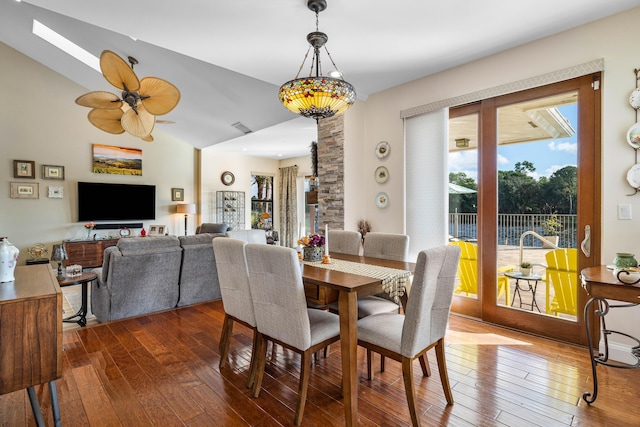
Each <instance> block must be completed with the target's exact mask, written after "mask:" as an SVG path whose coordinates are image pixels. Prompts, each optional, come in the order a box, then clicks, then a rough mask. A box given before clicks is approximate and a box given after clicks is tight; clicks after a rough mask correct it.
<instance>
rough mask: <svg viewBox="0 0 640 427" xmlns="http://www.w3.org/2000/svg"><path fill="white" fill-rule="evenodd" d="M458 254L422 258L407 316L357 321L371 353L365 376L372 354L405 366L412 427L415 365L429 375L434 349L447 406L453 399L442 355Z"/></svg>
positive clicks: (361, 341) (443, 250) (440, 251)
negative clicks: (417, 362) (429, 358)
mask: <svg viewBox="0 0 640 427" xmlns="http://www.w3.org/2000/svg"><path fill="white" fill-rule="evenodd" d="M459 260H460V248H459V247H457V246H450V245H447V246H440V247H436V248H432V249H428V250H425V251H422V252H420V253H419V254H418V260H417V263H416V270H415V275H414V279H413V285H412V287H411V294H410V295H409V299H408V301H407V308H406V312H405V314H404V315H402V314H396V313H383V314H376V315H373V316H367V317H365V318H363V319H360V320H358V345H360V346H363V347H365V348H366V349H367V372H368V375H369V379H371V378H372V373H371V351H372V350H373V351H375V352H377V353H380V354H382V355H384V356H385V357H390V358H392V359H394V360H397V361H399V362H401V363H402V376H403V378H404V387H405V392H406V395H407V403H408V405H409V412H410V413H411V420H412V422H413V425H414V426H419V425H420V419H419V418H418V412H417V410H416V396H415V390H414V385H413V361H414V360H415V359H416V358H421V360H420V362H421V365H422V371H423V374H424V375H425V376H427V375H429V371H428V368H427V367H426V366H425V365H426V358H423V356H424V355H425V354H426V352H427V350H429V349H431V348H433V347H435V352H436V357H437V360H438V371H439V372H440V380H441V382H442V388H443V390H444V395H445V398H446V399H447V403H448V404H449V405H452V404H453V395H452V393H451V386H450V384H449V375H448V374H447V366H446V360H445V353H444V335H445V332H446V329H447V322H448V320H449V312H450V309H451V300H452V297H453V290H454V288H455V279H456V271H457V269H458V262H459Z"/></svg>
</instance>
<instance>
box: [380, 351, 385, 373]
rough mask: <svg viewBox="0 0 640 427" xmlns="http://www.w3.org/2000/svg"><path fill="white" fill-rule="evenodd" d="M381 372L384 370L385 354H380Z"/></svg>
mask: <svg viewBox="0 0 640 427" xmlns="http://www.w3.org/2000/svg"><path fill="white" fill-rule="evenodd" d="M380 372H384V356H383V355H380Z"/></svg>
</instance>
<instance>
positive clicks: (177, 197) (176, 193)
mask: <svg viewBox="0 0 640 427" xmlns="http://www.w3.org/2000/svg"><path fill="white" fill-rule="evenodd" d="M171 201H173V202H182V201H184V188H172V189H171Z"/></svg>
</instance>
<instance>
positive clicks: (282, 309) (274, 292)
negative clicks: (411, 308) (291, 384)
mask: <svg viewBox="0 0 640 427" xmlns="http://www.w3.org/2000/svg"><path fill="white" fill-rule="evenodd" d="M245 253H246V256H247V265H248V268H249V286H250V288H251V296H252V300H253V307H254V312H255V314H256V325H257V329H258V350H257V353H256V354H257V357H256V362H257V365H256V376H255V382H254V385H253V396H254V397H258V396H259V394H260V388H261V386H262V378H263V376H264V368H265V363H266V343H267V341H271V342H273V343H277V344H280V345H282V346H283V347H285V348H288V349H290V350H293V351H294V352H296V353H299V354H300V355H301V357H302V361H301V363H300V382H299V385H298V402H297V405H296V413H295V417H294V423H295V425H300V422H301V421H302V415H303V413H304V406H305V402H306V400H307V389H308V386H309V373H310V370H311V359H312V358H313V354H314V353H315V352H317V351H319V350H321V349H323V348H325V347H326V346H327V345H329V344H331V343H333V342H336V341H338V339H339V338H340V321H339V319H338V316H337V315H336V314H334V313H330V312H328V311H323V310H315V309H309V308H307V303H306V298H305V293H304V287H303V285H302V272H301V271H300V263H299V261H298V255H297V253H296V251H295V250H293V249H291V248H286V247H281V246H272V245H262V244H257V243H248V244H247V246H246V247H245Z"/></svg>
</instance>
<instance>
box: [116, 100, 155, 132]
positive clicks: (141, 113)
mask: <svg viewBox="0 0 640 427" xmlns="http://www.w3.org/2000/svg"><path fill="white" fill-rule="evenodd" d="M137 109H138V112H137V114H136V112H135V111H134V110H133V109H130V110H128V111H126V112H125V113H124V114H123V115H122V127H123V128H124V129H125V130H126V131H127V132H129V133H130V134H131V135H133V136H135V137H138V138H144V137H147V136H149V135H150V134H151V132H152V131H153V126H154V125H155V123H156V117H155V116H154V115H153V114H149V112H148V111H147V110H145V108H144V107H143V106H142V105H138V108H137Z"/></svg>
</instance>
